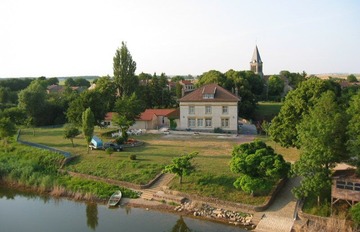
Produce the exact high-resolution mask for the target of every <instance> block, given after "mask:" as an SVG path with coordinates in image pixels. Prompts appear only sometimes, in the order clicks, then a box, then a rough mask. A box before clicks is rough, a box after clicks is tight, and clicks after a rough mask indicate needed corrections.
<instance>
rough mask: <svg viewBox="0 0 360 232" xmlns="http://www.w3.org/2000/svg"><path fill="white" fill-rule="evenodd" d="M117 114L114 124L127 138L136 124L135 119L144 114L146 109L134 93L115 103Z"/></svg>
mask: <svg viewBox="0 0 360 232" xmlns="http://www.w3.org/2000/svg"><path fill="white" fill-rule="evenodd" d="M114 109H115V112H116V113H117V115H115V116H114V118H113V122H114V123H115V124H116V125H118V126H119V127H120V129H121V132H122V136H123V137H124V138H127V134H126V132H127V130H128V129H129V127H130V126H132V125H133V124H134V123H135V119H136V118H138V117H139V116H140V114H141V112H143V110H144V108H143V106H142V102H141V101H140V100H138V99H137V97H136V94H135V93H133V94H132V95H131V96H130V97H127V96H124V97H122V98H118V99H117V100H116V102H115V107H114Z"/></svg>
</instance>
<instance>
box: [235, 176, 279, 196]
mask: <svg viewBox="0 0 360 232" xmlns="http://www.w3.org/2000/svg"><path fill="white" fill-rule="evenodd" d="M273 184H274V183H273V182H272V181H270V180H268V179H266V178H255V177H250V176H248V175H243V176H241V177H240V178H238V179H237V180H236V181H235V182H234V186H235V187H236V188H241V189H242V190H243V191H244V192H246V193H248V194H252V195H253V196H265V195H267V194H268V193H269V192H270V190H271V189H272V186H273Z"/></svg>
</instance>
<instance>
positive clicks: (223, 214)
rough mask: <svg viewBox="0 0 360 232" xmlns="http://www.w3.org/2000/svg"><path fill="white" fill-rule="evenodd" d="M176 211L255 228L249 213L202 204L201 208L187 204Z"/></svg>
mask: <svg viewBox="0 0 360 232" xmlns="http://www.w3.org/2000/svg"><path fill="white" fill-rule="evenodd" d="M174 210H175V211H178V212H182V211H188V212H191V213H192V214H193V215H194V216H195V217H206V218H210V219H216V220H222V221H228V222H229V223H230V224H234V225H241V226H250V227H253V226H254V225H253V223H252V215H251V214H248V213H241V212H235V211H230V210H225V209H220V208H214V207H212V206H209V205H206V204H202V205H201V206H200V207H197V206H196V205H193V204H192V203H191V202H186V203H184V204H181V205H179V206H176V207H175V209H174Z"/></svg>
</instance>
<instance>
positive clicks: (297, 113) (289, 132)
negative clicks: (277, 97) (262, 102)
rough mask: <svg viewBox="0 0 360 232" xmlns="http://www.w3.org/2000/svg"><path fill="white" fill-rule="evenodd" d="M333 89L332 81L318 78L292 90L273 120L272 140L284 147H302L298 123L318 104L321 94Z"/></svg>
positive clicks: (270, 132)
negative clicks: (299, 139) (299, 140)
mask: <svg viewBox="0 0 360 232" xmlns="http://www.w3.org/2000/svg"><path fill="white" fill-rule="evenodd" d="M327 90H333V86H332V84H331V83H330V82H328V81H324V80H321V79H318V78H311V79H309V80H307V81H304V82H302V83H301V84H300V86H299V87H298V88H297V89H295V90H293V91H290V92H289V93H288V94H287V96H286V98H285V102H284V104H283V106H282V107H281V109H280V112H279V114H278V115H277V116H275V117H274V119H273V120H272V121H271V125H270V128H269V134H270V137H271V139H272V140H274V141H275V142H278V143H280V144H281V146H284V147H300V144H299V142H298V132H297V125H298V124H300V123H301V121H302V119H303V118H304V117H305V115H307V114H308V112H309V110H310V109H311V108H312V107H313V106H314V105H315V104H316V102H317V101H318V99H319V98H320V96H321V94H322V93H324V92H326V91H327Z"/></svg>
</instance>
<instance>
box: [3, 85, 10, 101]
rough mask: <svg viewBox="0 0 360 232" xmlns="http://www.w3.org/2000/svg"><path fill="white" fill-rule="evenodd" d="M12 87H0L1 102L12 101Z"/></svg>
mask: <svg viewBox="0 0 360 232" xmlns="http://www.w3.org/2000/svg"><path fill="white" fill-rule="evenodd" d="M10 92H11V91H10V89H9V88H7V87H6V88H5V87H2V86H1V87H0V103H2V104H6V103H8V102H9V101H10V94H11V93H10Z"/></svg>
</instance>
